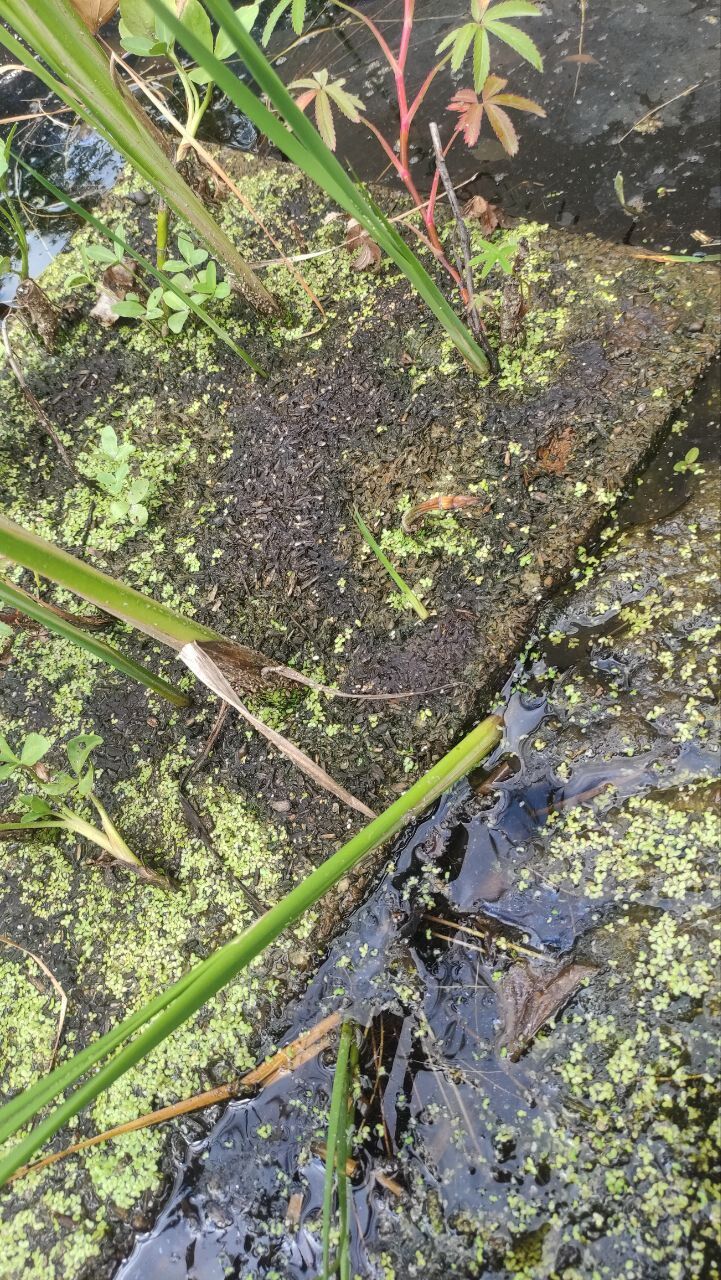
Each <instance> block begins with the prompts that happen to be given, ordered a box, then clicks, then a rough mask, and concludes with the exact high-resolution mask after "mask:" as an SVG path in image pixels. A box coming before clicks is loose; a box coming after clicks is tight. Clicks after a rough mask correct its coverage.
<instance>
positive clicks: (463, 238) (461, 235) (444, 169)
mask: <svg viewBox="0 0 721 1280" xmlns="http://www.w3.org/2000/svg"><path fill="white" fill-rule="evenodd" d="M430 131H431V140H432V142H433V150H434V152H435V156H436V168H437V169H438V172H439V174H440V175H441V182H442V183H443V186H444V188H445V192H446V195H447V196H448V203H449V205H450V206H451V210H452V212H453V217H454V218H455V220H456V231H457V233H458V243H459V246H460V250H461V257H462V258H463V271H462V275H463V279H464V280H465V285H466V309H467V311H468V319H469V322H470V326H471V329H472V331H473V334H474V336H475V337H476V338H477V340H478V342H479V343H480V345H481V346H482V348H483V350H484V352H485V354H486V357H487V359H488V363H489V365H490V366H491V371H492V372H493V373H498V361H497V359H496V353H495V351H494V350H493V348H492V347H491V345H490V343H489V341H488V338H487V337H486V333H485V330H484V328H483V324H482V322H481V317H480V316H479V314H478V306H477V304H476V295H475V292H474V288H473V267H472V266H471V237H470V235H469V232H468V227H467V226H466V223H465V219H464V217H463V214H462V213H461V206H460V204H459V203H458V196H457V195H456V192H455V188H454V186H453V183H452V182H451V178H450V174H449V172H448V166H447V164H446V158H445V156H444V154H443V147H442V145H441V135H440V133H439V131H438V125H437V124H435V123H433V122H431V125H430Z"/></svg>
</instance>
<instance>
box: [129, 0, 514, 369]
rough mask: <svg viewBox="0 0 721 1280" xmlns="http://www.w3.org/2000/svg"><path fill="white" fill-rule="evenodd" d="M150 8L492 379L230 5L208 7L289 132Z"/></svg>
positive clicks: (154, 0)
mask: <svg viewBox="0 0 721 1280" xmlns="http://www.w3.org/2000/svg"><path fill="white" fill-rule="evenodd" d="M148 4H149V5H150V7H151V9H153V11H154V12H155V13H156V14H157V15H158V16H159V17H160V18H162V20H163V21H164V22H165V23H166V24H167V26H168V27H169V28H170V30H171V31H172V33H173V35H174V36H175V37H176V39H177V40H178V41H179V42H180V44H182V45H183V47H184V48H185V49H186V50H187V52H188V53H189V54H190V56H191V57H192V58H193V60H194V61H195V62H198V63H199V64H200V65H201V66H203V67H204V68H205V70H206V71H208V72H209V73H210V75H211V77H212V79H213V80H214V81H215V83H216V84H217V85H218V87H219V88H220V89H222V90H223V92H224V93H225V94H226V95H227V97H228V98H230V100H231V101H232V102H234V103H235V104H236V106H238V107H239V108H240V110H241V111H243V112H244V113H245V114H246V115H247V116H249V118H250V119H251V120H252V121H253V123H254V124H255V125H257V127H258V128H259V129H261V130H262V131H263V132H264V133H265V134H266V135H267V136H268V137H269V138H270V140H271V141H272V142H274V143H275V145H276V146H278V147H279V148H280V150H281V151H283V153H284V154H285V155H287V156H288V158H289V159H290V160H292V161H293V162H294V163H295V164H297V165H298V167H299V168H300V169H302V170H303V172H304V173H306V174H307V175H308V177H310V178H312V179H313V181H314V182H316V183H317V184H318V185H319V186H320V187H321V188H322V189H323V190H324V191H326V193H327V194H328V195H329V196H330V197H331V199H333V200H335V201H336V203H338V204H339V205H340V206H341V208H343V209H345V210H346V211H347V212H348V213H350V214H351V215H352V216H353V217H354V218H356V219H357V220H358V222H360V223H361V225H362V226H364V227H365V228H366V230H367V231H368V232H369V233H370V234H371V235H372V237H373V239H374V240H376V241H377V243H378V244H379V245H380V246H381V248H382V249H384V250H385V252H386V253H387V254H388V256H389V257H391V258H392V259H393V261H394V262H395V263H396V264H397V266H399V267H400V269H401V271H402V272H403V273H404V275H405V276H406V277H407V278H408V280H409V281H410V283H411V285H412V286H413V287H414V288H415V289H416V290H417V292H418V293H419V294H420V296H421V297H422V298H423V299H424V301H425V302H426V303H427V304H428V306H429V307H430V309H431V310H432V311H433V313H434V315H435V316H436V317H437V319H438V320H439V321H440V323H441V324H442V325H443V328H444V329H445V330H446V332H447V333H448V335H449V337H450V338H451V339H452V340H453V342H454V343H455V345H456V347H457V348H458V350H459V352H460V353H461V355H462V356H463V357H464V359H465V360H466V361H467V362H468V364H469V365H470V367H471V368H472V369H473V370H475V372H476V373H479V374H481V375H484V376H485V375H487V374H488V371H489V369H488V361H487V360H486V357H485V355H484V354H483V352H482V351H481V349H480V347H479V346H478V345H477V343H476V342H475V341H474V339H473V337H472V335H471V334H470V332H469V331H468V329H467V328H466V326H465V325H464V324H463V323H462V322H461V320H460V319H459V318H458V316H457V315H456V313H455V311H454V310H453V308H452V306H451V305H450V303H449V302H448V301H447V299H446V298H444V296H443V294H442V293H441V291H440V289H439V288H438V286H437V285H436V283H435V281H434V280H433V279H432V278H431V276H430V275H429V274H428V272H427V271H426V269H425V267H424V266H423V264H422V263H421V262H420V260H419V259H418V258H417V257H416V255H415V254H414V253H413V252H412V250H411V249H409V248H408V246H407V244H406V243H405V241H404V240H403V238H402V236H401V235H399V233H398V232H397V231H396V229H395V227H393V225H392V224H391V223H390V222H389V221H388V219H387V218H385V217H384V216H383V215H382V214H381V212H380V210H379V209H378V208H377V207H375V206H374V205H373V203H372V202H371V201H370V200H369V199H368V197H367V196H366V194H365V192H364V191H363V190H362V189H361V188H360V187H359V186H357V185H356V184H355V183H354V182H353V181H352V180H351V179H350V178H349V176H348V174H347V173H346V172H345V169H344V168H343V166H342V165H341V164H340V162H339V160H338V159H337V158H336V156H335V155H334V154H333V152H332V151H330V149H329V148H328V147H327V146H326V145H325V143H324V142H323V140H322V138H321V137H320V135H319V133H318V132H317V130H316V129H315V128H314V127H313V125H312V124H311V122H310V120H309V119H308V117H307V116H306V115H305V114H304V113H303V112H302V111H301V110H300V108H299V107H298V106H297V105H296V103H295V101H294V100H293V97H292V95H291V94H290V93H289V92H288V90H287V89H286V87H285V85H284V84H283V81H282V80H281V79H280V77H279V76H278V75H277V73H276V72H275V71H274V70H273V67H272V66H271V64H270V63H269V62H268V59H267V58H266V57H265V55H264V54H263V52H262V51H261V49H260V48H259V46H258V45H257V44H256V43H255V41H254V40H253V38H252V36H250V35H249V34H248V32H247V31H245V30H244V28H243V26H242V24H241V23H240V21H239V20H238V18H237V17H236V15H235V13H234V12H233V10H232V8H231V6H230V5H229V4H228V3H227V0H206V7H207V8H208V10H209V11H210V13H211V14H212V16H213V17H214V18H215V19H216V21H217V22H218V24H219V25H220V27H221V28H222V30H223V31H224V32H225V33H226V35H227V36H228V37H229V39H230V40H232V42H233V44H234V46H235V48H236V50H237V52H238V53H239V55H240V56H241V58H242V59H243V61H244V62H245V65H246V66H247V68H248V70H249V71H250V73H251V75H252V76H253V79H254V80H255V81H256V83H257V85H258V87H259V88H260V89H261V91H262V92H263V93H265V94H266V95H267V96H268V98H269V99H270V101H271V103H272V105H273V107H274V108H275V109H276V110H277V111H279V112H280V114H281V115H282V116H283V118H284V120H285V122H286V123H285V124H283V122H282V121H281V120H279V119H277V118H276V117H275V116H274V115H273V113H272V112H271V111H269V110H268V108H267V107H265V106H264V105H263V103H262V102H260V100H259V99H258V98H257V97H256V95H255V94H254V93H252V92H251V90H250V89H249V88H248V86H247V85H245V84H243V82H242V81H241V80H240V79H239V78H238V76H237V75H235V73H234V72H233V71H232V70H231V69H230V68H229V67H228V66H227V65H226V64H225V63H223V62H221V61H220V60H219V59H218V58H216V57H215V56H214V55H213V54H212V53H211V52H210V51H209V50H208V49H207V48H206V47H205V46H204V45H203V44H202V43H201V42H200V41H199V40H198V39H197V38H196V37H195V36H194V35H193V33H192V32H191V31H190V30H189V29H188V28H187V27H185V26H184V25H183V23H182V22H180V21H179V20H178V18H177V17H176V15H175V13H173V12H172V11H171V10H170V9H168V7H167V5H166V4H164V3H163V0H148Z"/></svg>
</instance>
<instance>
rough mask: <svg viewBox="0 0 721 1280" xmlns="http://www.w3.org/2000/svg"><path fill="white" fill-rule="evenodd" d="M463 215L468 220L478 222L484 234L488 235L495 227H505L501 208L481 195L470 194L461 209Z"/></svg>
mask: <svg viewBox="0 0 721 1280" xmlns="http://www.w3.org/2000/svg"><path fill="white" fill-rule="evenodd" d="M461 213H462V214H463V217H464V218H465V219H466V220H467V221H468V220H469V219H475V221H476V222H479V223H480V227H481V232H482V234H483V235H484V236H490V235H492V234H493V232H494V231H495V230H496V228H497V227H505V225H506V219H505V217H504V214H503V210H502V209H501V208H500V207H499V205H497V204H491V202H490V200H486V199H485V198H484V197H483V196H471V198H470V200H468V201H466V203H465V204H464V206H463V208H462V209H461Z"/></svg>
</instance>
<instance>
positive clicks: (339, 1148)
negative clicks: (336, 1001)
mask: <svg viewBox="0 0 721 1280" xmlns="http://www.w3.org/2000/svg"><path fill="white" fill-rule="evenodd" d="M352 1036H353V1023H352V1022H344V1023H343V1026H342V1027H341V1033H340V1039H339V1041H338V1057H337V1058H336V1064H335V1074H334V1076H333V1089H332V1092H331V1097H330V1110H329V1112H328V1137H327V1138H326V1150H325V1181H324V1184H323V1272H322V1275H323V1280H331V1269H330V1232H331V1227H332V1225H333V1189H334V1183H335V1174H336V1166H337V1170H338V1201H339V1205H338V1208H339V1218H340V1216H341V1213H340V1209H341V1205H340V1201H341V1199H342V1194H343V1193H342V1192H341V1183H343V1188H344V1191H345V1190H346V1188H345V1176H346V1173H345V1156H346V1143H345V1130H346V1125H347V1123H348V1064H349V1061H350V1046H351V1039H352ZM341 1162H342V1163H341ZM346 1209H347V1202H346ZM341 1234H342V1233H341ZM342 1248H343V1241H342V1240H341V1243H340V1249H342Z"/></svg>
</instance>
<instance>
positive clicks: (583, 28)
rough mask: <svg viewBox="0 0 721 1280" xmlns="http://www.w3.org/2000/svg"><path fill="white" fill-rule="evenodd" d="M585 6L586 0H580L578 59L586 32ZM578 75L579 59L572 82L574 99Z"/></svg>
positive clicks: (576, 91) (581, 52)
mask: <svg viewBox="0 0 721 1280" xmlns="http://www.w3.org/2000/svg"><path fill="white" fill-rule="evenodd" d="M586 7H587V0H581V30H580V31H579V33H578V56H579V59H580V58H581V56H582V55H583V40H584V36H585V34H586ZM580 76H581V63H580V61H579V63H578V66H577V67H576V79H575V81H574V84H573V97H574V99H575V97H576V94H577V93H578V81H579V79H580Z"/></svg>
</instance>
